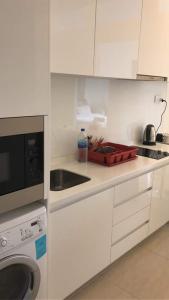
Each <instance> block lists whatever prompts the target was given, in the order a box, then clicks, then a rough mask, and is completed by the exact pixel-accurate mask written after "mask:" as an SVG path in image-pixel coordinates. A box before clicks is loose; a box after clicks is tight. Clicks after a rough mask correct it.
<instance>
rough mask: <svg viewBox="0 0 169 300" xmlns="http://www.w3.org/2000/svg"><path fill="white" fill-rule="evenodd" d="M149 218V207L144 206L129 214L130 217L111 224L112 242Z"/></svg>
mask: <svg viewBox="0 0 169 300" xmlns="http://www.w3.org/2000/svg"><path fill="white" fill-rule="evenodd" d="M149 218H150V207H149V206H148V207H146V208H144V209H142V210H141V211H139V212H138V213H136V214H135V215H133V216H131V217H130V218H128V219H126V220H124V221H122V222H120V223H119V224H117V225H115V226H113V231H112V244H114V243H116V242H117V241H119V240H121V239H122V238H124V237H126V236H127V235H128V234H130V233H131V232H133V231H134V230H136V229H137V228H139V227H140V226H141V225H143V224H144V223H146V222H147V221H149Z"/></svg>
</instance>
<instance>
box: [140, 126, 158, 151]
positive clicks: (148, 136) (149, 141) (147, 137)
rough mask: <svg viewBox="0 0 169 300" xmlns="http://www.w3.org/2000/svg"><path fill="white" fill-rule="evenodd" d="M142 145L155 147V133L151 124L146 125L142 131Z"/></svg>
mask: <svg viewBox="0 0 169 300" xmlns="http://www.w3.org/2000/svg"><path fill="white" fill-rule="evenodd" d="M143 145H149V146H153V145H156V131H155V127H154V125H152V124H148V125H147V126H146V128H145V130H144V135H143Z"/></svg>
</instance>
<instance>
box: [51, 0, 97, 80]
mask: <svg viewBox="0 0 169 300" xmlns="http://www.w3.org/2000/svg"><path fill="white" fill-rule="evenodd" d="M95 9H96V0H51V1H50V28H51V30H50V34H51V36H50V40H51V72H53V73H65V74H66V73H67V74H82V75H93V57H94V31H95Z"/></svg>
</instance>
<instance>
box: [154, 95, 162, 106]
mask: <svg viewBox="0 0 169 300" xmlns="http://www.w3.org/2000/svg"><path fill="white" fill-rule="evenodd" d="M161 99H162V98H161V97H160V96H158V95H156V96H154V103H156V104H159V103H161Z"/></svg>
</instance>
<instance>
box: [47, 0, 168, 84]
mask: <svg viewBox="0 0 169 300" xmlns="http://www.w3.org/2000/svg"><path fill="white" fill-rule="evenodd" d="M168 28H169V1H168V0H125V1H124V0H97V1H95V0H70V1H67V0H51V71H52V72H55V73H69V74H80V75H93V76H100V77H114V78H128V79H136V78H138V76H139V75H148V76H162V77H168V74H169V55H168V53H169V37H168V36H169V35H168ZM93 66H94V68H93Z"/></svg>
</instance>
